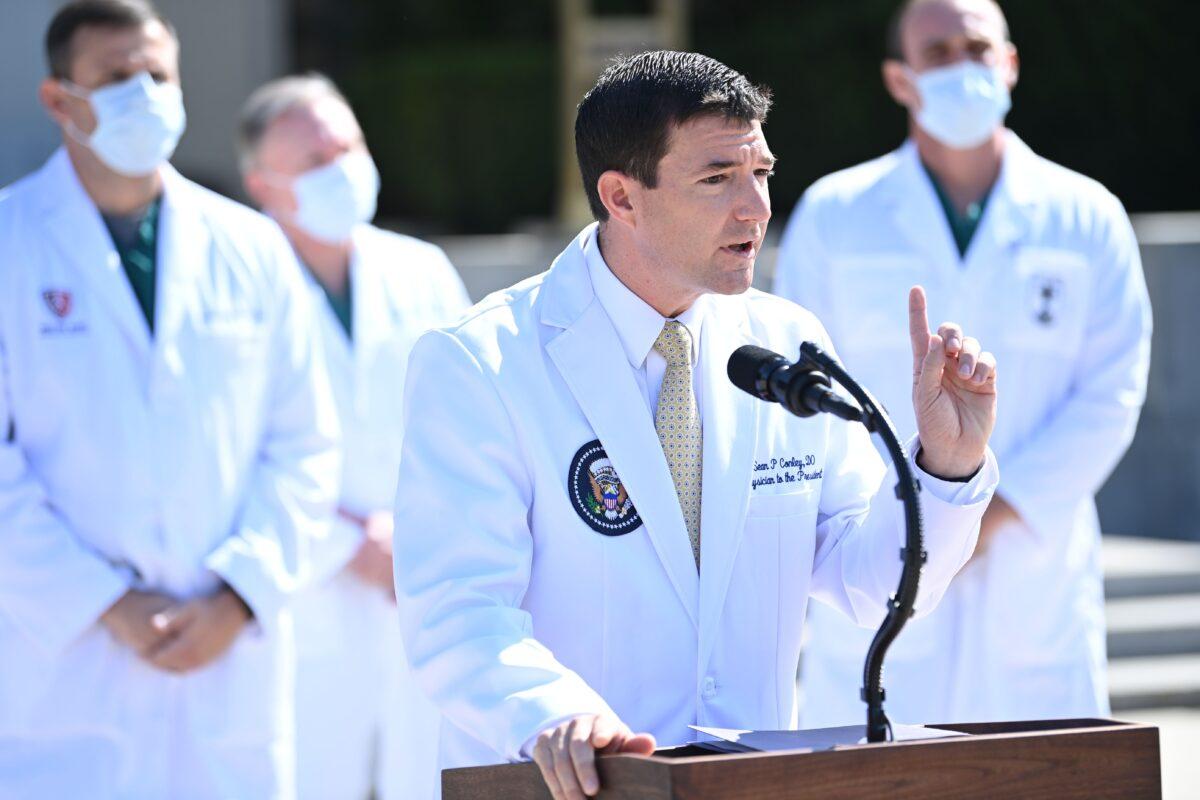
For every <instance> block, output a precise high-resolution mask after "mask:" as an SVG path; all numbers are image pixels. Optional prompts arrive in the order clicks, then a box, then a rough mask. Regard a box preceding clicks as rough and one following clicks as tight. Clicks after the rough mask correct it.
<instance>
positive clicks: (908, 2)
mask: <svg viewBox="0 0 1200 800" xmlns="http://www.w3.org/2000/svg"><path fill="white" fill-rule="evenodd" d="M927 2H931V0H904V2H903V3H901V4H900V5H898V6H896V10H895V11H893V12H892V16H891V18H890V19H889V20H888V26H887V33H886V34H885V36H884V43H883V57H884V59H886V60H888V61H904V60H905V58H904V20H905V19H906V18H907V17H908V12H909V11H912V10H913V8H914V7H915V6H919V5H922V4H924V3H927ZM993 3H994V5H995V6H996V8H998V9H1000V22H1001V24H1002V25H1003V26H1004V28H1003V30H1004V39H1005V40H1006V41H1008V40H1009V33H1008V20H1007V19H1005V17H1004V9H1001V8H1000V4H999V3H998V2H995V0H993Z"/></svg>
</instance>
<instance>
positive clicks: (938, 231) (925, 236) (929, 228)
mask: <svg viewBox="0 0 1200 800" xmlns="http://www.w3.org/2000/svg"><path fill="white" fill-rule="evenodd" d="M897 157H898V158H899V159H900V163H899V164H898V165H897V168H896V170H895V172H893V173H892V174H891V175H890V176H889V177H888V181H889V186H888V197H887V202H888V203H889V204H890V205H891V207H892V218H893V220H894V222H895V225H896V229H897V230H898V231H899V232H900V234H901V235H902V236H903V237H904V238H905V239H907V240H908V241H909V243H910V244H911V245H912V246H913V248H914V249H915V250H916V251H917V252H918V253H921V254H923V255H924V256H925V258H926V259H927V261H928V263H929V264H931V265H934V266H936V267H937V269H938V270H940V271H941V272H943V273H951V274H952V273H954V272H956V271H957V267H958V264H959V255H958V249H957V246H956V245H955V244H954V237H953V235H952V234H951V232H950V223H949V222H947V220H946V213H945V212H944V211H943V210H942V207H941V204H940V203H939V202H938V198H937V192H936V190H935V189H934V188H933V184H932V183H931V182H930V180H929V176H928V175H926V174H925V169H924V167H922V166H921V160H920V156H919V155H918V154H917V147H916V145H915V144H914V143H913V142H911V141H909V142H906V143H905V144H904V146H903V147H902V148H900V151H899V152H898V153H897Z"/></svg>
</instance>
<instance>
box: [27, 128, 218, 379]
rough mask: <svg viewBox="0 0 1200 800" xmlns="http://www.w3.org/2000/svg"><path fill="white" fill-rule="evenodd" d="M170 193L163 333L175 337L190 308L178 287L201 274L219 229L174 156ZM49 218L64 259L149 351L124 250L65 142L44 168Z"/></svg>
mask: <svg viewBox="0 0 1200 800" xmlns="http://www.w3.org/2000/svg"><path fill="white" fill-rule="evenodd" d="M160 169H161V173H162V178H163V200H162V208H161V211H160V216H159V234H158V255H157V263H156V271H157V288H156V293H157V298H156V302H155V307H156V308H155V315H156V324H155V332H156V335H155V341H164V340H169V339H170V337H171V336H172V334H173V333H174V332H175V331H176V330H178V327H179V324H180V322H181V321H182V315H183V314H184V313H186V309H184V308H182V307H180V306H179V305H178V303H177V301H178V300H179V292H177V291H174V290H173V287H175V286H178V285H179V284H180V283H181V282H186V281H189V280H192V279H194V277H195V275H196V274H197V272H198V270H200V269H201V268H202V262H203V260H204V259H205V258H207V257H208V255H209V253H210V245H211V234H210V232H209V230H208V227H207V226H206V225H205V224H204V220H203V219H202V218H201V217H200V216H199V215H198V214H197V213H195V210H194V208H193V206H194V205H195V204H193V203H191V202H190V195H191V192H193V191H194V190H193V189H192V187H191V186H190V185H189V184H188V183H187V181H185V180H184V179H183V177H182V176H180V175H179V173H178V172H176V171H175V169H174V168H173V167H172V166H171V165H170V164H164V165H163V166H162V167H161V168H160ZM40 177H41V181H42V184H41V187H40V189H41V191H40V201H41V205H42V214H41V215H40V216H41V219H42V220H44V223H45V225H46V226H47V228H48V232H49V234H50V236H51V237H52V238H53V239H54V240H55V241H56V242H57V243H58V245H59V250H60V252H61V253H62V255H63V256H64V260H65V261H66V262H67V263H69V264H71V265H72V267H73V268H74V269H75V270H76V271H77V272H78V273H79V275H80V276H81V277H82V279H83V280H85V281H87V282H88V283H89V284H90V286H91V289H92V291H93V292H94V293H95V295H96V296H97V297H98V298H100V301H101V303H102V304H103V305H104V306H106V307H107V308H108V310H109V313H111V314H112V315H113V316H114V317H115V319H116V321H117V323H118V325H119V327H120V329H121V331H122V333H123V334H124V335H125V337H126V339H127V341H128V343H129V344H130V345H131V346H132V347H133V348H134V350H135V351H136V352H138V353H139V354H140V355H141V356H142V357H148V356H149V354H150V352H151V350H152V346H153V344H154V343H153V342H152V341H151V338H150V328H149V326H148V325H147V324H146V320H145V317H144V316H143V314H142V310H141V308H140V307H139V306H138V303H137V298H136V296H135V295H134V292H133V288H132V287H131V286H130V285H129V280H128V279H127V278H126V277H125V274H124V270H123V268H122V266H121V258H120V256H119V255H118V254H117V250H116V247H115V246H114V245H113V242H112V237H111V236H110V235H109V233H108V229H107V228H106V227H105V225H104V221H103V219H102V218H101V216H100V211H99V209H97V208H96V204H95V203H94V202H93V201H92V199H91V197H89V196H88V194H87V192H86V191H85V190H84V188H83V184H82V183H81V182H80V180H79V176H78V175H77V174H76V172H75V167H74V165H73V164H72V163H71V159H70V156H69V155H68V154H67V151H66V148H62V147H60V148H59V149H58V150H57V151H56V152H55V153H54V154H53V155H52V156H51V157H50V159H49V160H48V161H47V162H46V165H45V167H43V169H42V172H41V176H40Z"/></svg>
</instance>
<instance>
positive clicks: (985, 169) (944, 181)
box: [911, 124, 1005, 214]
mask: <svg viewBox="0 0 1200 800" xmlns="http://www.w3.org/2000/svg"><path fill="white" fill-rule="evenodd" d="M911 133H912V138H913V140H914V141H915V142H916V144H917V153H918V154H919V155H920V157H921V161H922V162H924V164H925V166H926V168H928V169H929V171H930V172H932V173H933V175H934V177H936V178H937V180H938V183H939V184H940V185H941V187H942V191H944V192H945V193H946V194H947V195H948V196H949V197H950V201H951V202H952V203H953V204H954V207H955V209H956V210H957V211H958V212H959V213H960V214H961V213H964V212H965V211H966V209H967V207H968V206H970V205H971V204H972V203H978V202H980V201H982V200H983V198H984V197H986V196H987V194H988V192H990V191H991V189H992V186H993V185H995V183H996V179H997V178H999V177H1000V166H1001V164H1002V163H1003V162H1004V143H1005V133H1004V129H1003V128H1000V129H998V130H997V131H996V133H995V134H993V136H992V138H991V139H989V140H988V141H986V142H984V143H983V144H982V145H980V146H979V147H973V148H971V149H970V150H955V149H953V148H950V147H946V146H945V145H944V144H942V143H941V142H938V141H937V140H936V139H934V138H933V137H932V136H930V135H929V134H927V133H925V131H923V130H921V129H920V128H919V127H918V126H917V125H915V124H912V125H911Z"/></svg>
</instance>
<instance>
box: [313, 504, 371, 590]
mask: <svg viewBox="0 0 1200 800" xmlns="http://www.w3.org/2000/svg"><path fill="white" fill-rule="evenodd" d="M365 536H366V534H364V533H363V530H362V528H360V527H359V526H358V525H356V524H354V523H353V522H350V521H349V520H346V519H343V518H341V517H337V518H335V519H334V521H333V524H332V525H331V526H330V528H329V533H328V534H326V536H325V537H324V538H323V539H321V540H318V541H317V542H314V543H313V545H312V583H313V585H320V584H323V583H325V582H326V581H329V580H332V579H333V578H334V577H335V576H336V575H338V574H339V573H340V572H341V571H342V570H344V569H345V568H346V565H347V564H349V563H350V560H351V559H353V558H354V555H355V554H356V553H357V552H358V548H359V547H361V546H362V543H363V539H364V538H365Z"/></svg>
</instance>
